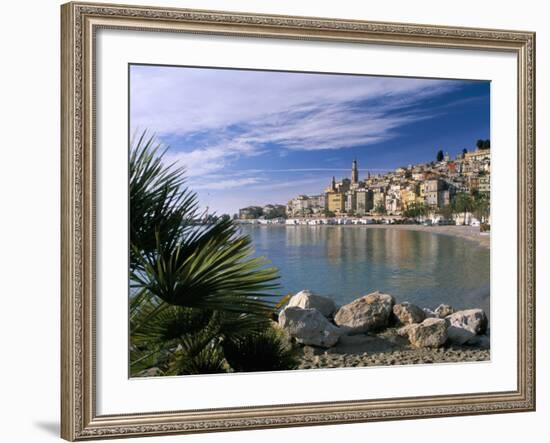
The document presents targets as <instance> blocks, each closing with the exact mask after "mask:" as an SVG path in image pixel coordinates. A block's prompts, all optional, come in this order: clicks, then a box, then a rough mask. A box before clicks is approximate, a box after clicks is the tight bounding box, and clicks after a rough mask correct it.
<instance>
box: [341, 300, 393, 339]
mask: <svg viewBox="0 0 550 443" xmlns="http://www.w3.org/2000/svg"><path fill="white" fill-rule="evenodd" d="M394 304H395V300H394V298H393V297H392V296H391V295H389V294H383V293H381V292H378V291H377V292H373V293H371V294H368V295H365V296H363V297H361V298H358V299H356V300H354V301H352V302H351V303H348V304H347V305H344V306H342V307H341V308H340V309H338V311H336V314H335V315H334V323H336V325H338V326H340V327H341V328H342V329H344V330H345V331H347V332H348V333H350V334H361V333H364V332H369V331H376V330H379V329H382V328H384V327H386V326H388V323H389V318H390V315H391V313H392V309H393V305H394Z"/></svg>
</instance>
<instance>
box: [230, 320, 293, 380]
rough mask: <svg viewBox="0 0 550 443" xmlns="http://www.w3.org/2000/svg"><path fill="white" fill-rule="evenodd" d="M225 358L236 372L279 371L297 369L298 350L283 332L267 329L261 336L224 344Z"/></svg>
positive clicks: (257, 335) (250, 336)
mask: <svg viewBox="0 0 550 443" xmlns="http://www.w3.org/2000/svg"><path fill="white" fill-rule="evenodd" d="M222 346H223V351H224V354H225V358H226V359H227V362H228V363H229V365H230V366H231V367H232V368H233V369H234V370H235V371H244V372H251V371H277V370H283V369H296V368H297V367H298V364H299V359H298V355H297V352H296V350H295V349H294V348H293V347H292V345H291V344H290V341H289V340H288V338H287V337H285V336H284V335H283V333H282V332H281V331H278V330H276V329H274V328H269V329H266V330H265V331H264V332H262V333H261V334H256V335H248V336H245V337H243V338H238V339H236V340H226V341H224V342H223V343H222Z"/></svg>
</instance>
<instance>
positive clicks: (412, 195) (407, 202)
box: [400, 189, 418, 209]
mask: <svg viewBox="0 0 550 443" xmlns="http://www.w3.org/2000/svg"><path fill="white" fill-rule="evenodd" d="M400 193H401V202H402V204H403V209H407V208H409V207H410V206H413V205H414V204H416V203H418V197H417V195H416V192H414V189H402V190H401V192H400Z"/></svg>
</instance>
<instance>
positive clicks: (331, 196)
mask: <svg viewBox="0 0 550 443" xmlns="http://www.w3.org/2000/svg"><path fill="white" fill-rule="evenodd" d="M326 195H327V209H328V210H329V211H330V212H334V213H342V212H344V210H345V198H344V194H343V193H341V192H327V193H326Z"/></svg>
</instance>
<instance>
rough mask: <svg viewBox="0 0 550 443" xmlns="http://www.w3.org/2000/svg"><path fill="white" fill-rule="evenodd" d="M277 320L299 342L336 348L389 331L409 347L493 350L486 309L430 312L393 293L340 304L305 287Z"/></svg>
mask: <svg viewBox="0 0 550 443" xmlns="http://www.w3.org/2000/svg"><path fill="white" fill-rule="evenodd" d="M278 324H279V326H280V327H281V328H282V329H284V330H285V331H286V332H287V333H288V334H289V336H290V337H292V338H293V339H294V340H295V341H296V342H298V343H301V344H303V345H307V346H314V347H320V348H332V347H334V346H337V345H338V343H339V342H340V343H342V342H345V341H346V340H343V338H345V337H350V336H355V335H363V336H365V335H366V336H373V335H376V334H380V333H381V332H383V331H385V330H389V329H391V330H393V331H395V333H396V335H397V336H399V337H402V338H405V339H407V348H408V349H424V348H429V349H437V348H440V347H442V346H447V347H449V346H463V345H466V346H476V347H479V348H483V349H488V348H489V337H488V335H487V326H488V321H487V316H486V315H485V312H484V311H483V310H482V309H467V310H460V311H456V312H455V310H454V309H453V308H452V307H451V306H449V305H440V306H438V307H437V308H436V309H435V310H433V311H432V310H430V309H427V308H424V309H422V308H420V307H419V306H416V305H414V304H411V303H408V302H403V303H396V302H395V299H394V297H392V296H391V295H389V294H383V293H381V292H378V291H377V292H373V293H371V294H368V295H365V296H363V297H360V298H358V299H356V300H353V301H352V302H351V303H348V304H346V305H343V306H341V307H338V306H336V304H335V303H334V301H333V300H331V299H330V298H327V297H323V296H320V295H316V294H313V293H312V292H311V291H309V290H307V289H306V290H303V291H300V292H299V293H297V294H296V295H294V296H293V297H292V298H291V299H290V300H289V302H288V304H287V305H286V306H285V307H284V309H283V310H282V311H281V312H280V314H279V318H278Z"/></svg>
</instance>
